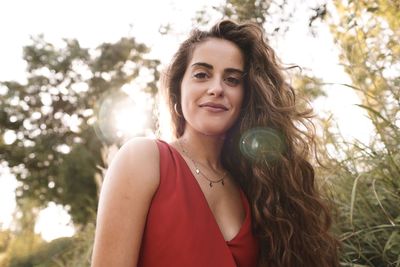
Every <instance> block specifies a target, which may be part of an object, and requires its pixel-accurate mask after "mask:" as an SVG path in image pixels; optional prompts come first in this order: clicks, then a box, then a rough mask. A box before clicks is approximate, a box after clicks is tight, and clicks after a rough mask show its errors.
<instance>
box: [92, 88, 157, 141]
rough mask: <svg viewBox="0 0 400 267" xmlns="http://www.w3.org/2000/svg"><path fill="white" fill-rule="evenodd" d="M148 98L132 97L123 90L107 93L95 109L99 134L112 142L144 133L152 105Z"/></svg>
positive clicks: (96, 128) (97, 132)
mask: <svg viewBox="0 0 400 267" xmlns="http://www.w3.org/2000/svg"><path fill="white" fill-rule="evenodd" d="M147 100H148V99H145V97H144V96H143V95H135V96H134V97H132V96H129V95H127V94H126V93H124V92H121V91H118V92H113V93H108V94H105V95H104V96H103V97H102V98H101V99H100V101H99V104H98V105H97V108H96V110H95V112H96V118H97V120H96V123H95V125H94V129H95V132H96V134H97V136H98V137H99V138H100V139H101V140H103V141H104V142H106V143H108V144H111V143H116V142H118V141H124V140H126V139H129V138H131V137H133V136H138V135H142V134H143V133H144V132H145V130H146V123H147V121H148V119H147V117H148V115H147V114H148V113H149V112H150V111H149V106H151V105H150V104H149V103H148V101H147Z"/></svg>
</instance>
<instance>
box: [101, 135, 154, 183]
mask: <svg viewBox="0 0 400 267" xmlns="http://www.w3.org/2000/svg"><path fill="white" fill-rule="evenodd" d="M159 163H160V156H159V152H158V148H157V144H156V141H155V140H153V139H149V138H133V139H131V140H130V141H128V142H126V143H125V144H124V145H123V146H122V147H121V148H120V149H119V151H118V153H117V154H116V155H115V157H114V159H113V161H112V163H111V166H110V168H109V171H108V174H113V173H119V174H121V175H118V177H125V179H128V180H131V179H132V180H141V181H140V182H141V183H145V184H148V185H150V186H153V187H154V186H158V183H159ZM108 176H109V175H107V177H106V179H109V177H108ZM132 182H134V181H132ZM136 182H139V181H136Z"/></svg>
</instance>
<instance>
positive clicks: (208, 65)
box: [191, 62, 244, 75]
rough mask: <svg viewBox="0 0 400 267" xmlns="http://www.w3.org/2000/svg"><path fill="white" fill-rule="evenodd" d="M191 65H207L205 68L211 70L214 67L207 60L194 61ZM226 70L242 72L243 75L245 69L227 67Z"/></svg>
mask: <svg viewBox="0 0 400 267" xmlns="http://www.w3.org/2000/svg"><path fill="white" fill-rule="evenodd" d="M191 66H192V67H195V66H202V67H205V68H207V69H210V70H212V69H214V67H213V65H210V64H208V63H205V62H196V63H193V64H192V65H191ZM225 71H226V72H230V73H232V72H237V73H240V74H242V75H243V74H244V71H242V70H239V69H235V68H226V69H225Z"/></svg>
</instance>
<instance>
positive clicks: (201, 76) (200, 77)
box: [192, 72, 208, 80]
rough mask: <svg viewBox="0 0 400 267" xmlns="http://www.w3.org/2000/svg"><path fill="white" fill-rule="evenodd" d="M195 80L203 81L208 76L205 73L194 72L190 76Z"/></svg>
mask: <svg viewBox="0 0 400 267" xmlns="http://www.w3.org/2000/svg"><path fill="white" fill-rule="evenodd" d="M192 77H194V78H195V79H196V80H204V79H207V78H208V74H207V73H206V72H196V73H195V74H193V75H192Z"/></svg>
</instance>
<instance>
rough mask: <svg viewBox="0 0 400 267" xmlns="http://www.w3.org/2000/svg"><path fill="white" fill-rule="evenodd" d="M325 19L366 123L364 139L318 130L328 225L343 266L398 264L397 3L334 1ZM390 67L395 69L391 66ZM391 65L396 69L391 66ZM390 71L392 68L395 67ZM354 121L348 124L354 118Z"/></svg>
mask: <svg viewBox="0 0 400 267" xmlns="http://www.w3.org/2000/svg"><path fill="white" fill-rule="evenodd" d="M335 4H336V8H337V13H338V15H339V23H337V22H336V20H335V21H333V20H331V21H330V27H331V30H332V33H333V34H334V36H335V38H336V41H337V43H338V44H339V45H340V46H341V48H342V50H341V51H342V53H341V58H340V60H341V63H342V65H343V66H344V68H345V70H346V72H347V73H348V74H349V76H350V78H351V79H352V82H353V83H352V85H351V86H349V88H353V89H354V90H355V91H356V92H357V94H358V95H359V97H360V100H361V104H359V105H358V106H359V108H361V109H363V110H364V111H366V113H367V114H368V118H369V119H370V121H371V123H372V125H373V126H374V132H373V133H371V136H372V139H371V142H370V143H368V144H363V143H361V142H359V141H355V142H348V141H346V140H344V139H343V138H341V137H340V136H335V135H333V134H332V133H331V132H329V131H327V132H326V135H325V136H326V137H327V138H326V139H325V142H324V144H325V146H328V147H330V148H332V150H331V153H333V155H332V156H331V157H330V158H328V159H327V160H326V165H328V166H329V167H330V168H329V172H328V173H325V176H326V179H327V180H329V181H330V182H331V183H332V194H333V199H334V201H335V203H336V206H337V208H338V215H337V216H338V218H337V225H336V231H337V233H338V234H339V235H340V236H341V240H342V245H343V247H342V262H343V265H345V266H353V265H354V266H400V256H399V255H400V206H399V203H400V128H399V124H398V122H399V118H400V117H399V116H400V106H399V103H400V101H399V100H400V98H399V97H400V91H399V90H398V80H399V69H398V66H399V64H400V44H399V43H400V39H399V38H400V35H399V34H398V33H399V23H398V19H395V18H399V17H400V9H399V5H398V4H397V5H396V4H395V2H394V1H389V0H387V1H386V0H381V1H347V2H346V3H344V2H341V1H337V2H335ZM396 66H397V67H396ZM396 68H397V69H396ZM396 70H397V71H396ZM355 123H356V122H355Z"/></svg>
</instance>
